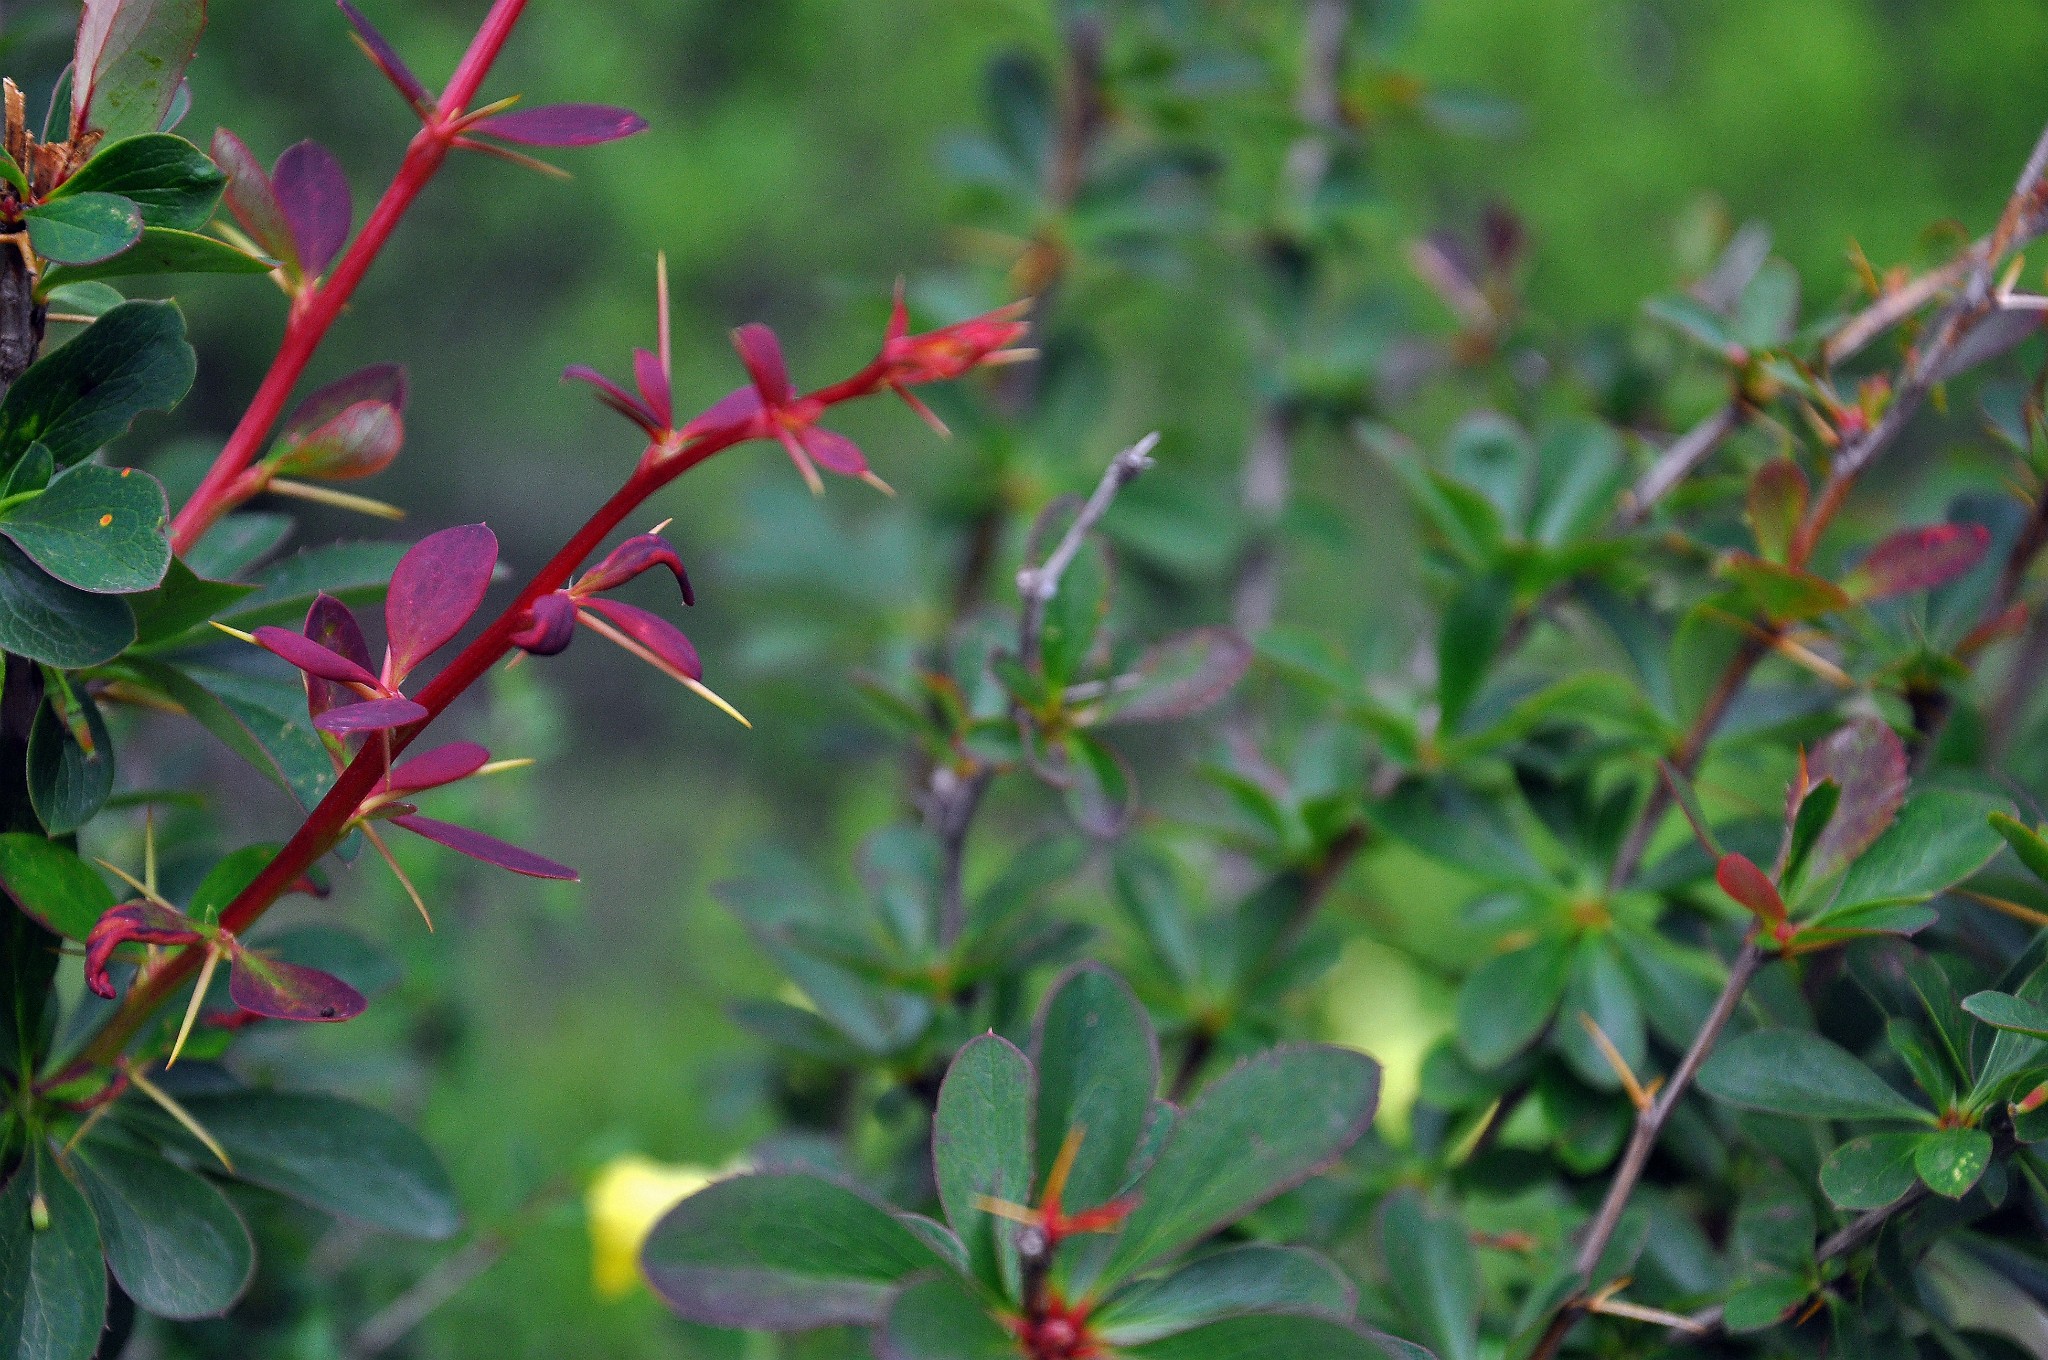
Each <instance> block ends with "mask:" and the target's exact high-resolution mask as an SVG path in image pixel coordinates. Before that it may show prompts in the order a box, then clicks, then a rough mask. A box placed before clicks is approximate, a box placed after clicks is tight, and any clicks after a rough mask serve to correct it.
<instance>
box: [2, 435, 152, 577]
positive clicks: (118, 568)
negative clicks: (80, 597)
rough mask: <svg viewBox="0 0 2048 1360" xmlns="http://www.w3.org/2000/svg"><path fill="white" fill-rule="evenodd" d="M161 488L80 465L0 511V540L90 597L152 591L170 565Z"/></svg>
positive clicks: (130, 474)
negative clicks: (29, 497)
mask: <svg viewBox="0 0 2048 1360" xmlns="http://www.w3.org/2000/svg"><path fill="white" fill-rule="evenodd" d="M170 515H171V511H170V506H169V504H168V503H167V502H166V501H165V499H164V489H163V485H162V484H161V483H160V482H158V481H157V479H156V478H154V477H152V476H150V475H149V474H148V473H146V472H137V471H136V470H135V469H134V468H111V467H103V466H101V465H100V464H98V463H80V464H79V465H78V466H76V467H74V468H71V469H70V470H68V471H66V472H62V473H59V474H58V475H57V477H56V479H55V480H54V481H52V482H51V483H50V485H49V487H48V488H47V489H46V490H44V491H43V492H42V493H41V494H40V495H38V496H36V497H35V499H33V500H29V501H23V502H22V503H21V504H19V505H14V506H10V507H8V508H7V509H6V510H4V511H0V534H4V535H6V536H7V537H8V538H9V539H12V540H13V541H14V545H15V546H16V547H18V548H20V549H21V550H22V551H23V552H25V553H27V554H28V555H29V557H30V558H31V559H32V560H33V561H34V562H35V564H36V565H37V566H39V567H41V568H42V569H43V570H44V571H47V572H49V573H50V575H52V576H54V577H56V578H57V579H58V580H60V581H62V582H64V583H65V584H66V585H73V586H77V587H78V588H79V589H80V590H89V591H91V592H93V593H94V594H96V595H132V594H135V593H137V592H139V591H144V590H151V589H154V588H155V587H156V586H157V585H158V584H160V583H161V582H162V581H163V579H164V573H165V572H167V571H169V570H170V566H171V540H170V536H169V534H168V533H167V532H166V529H165V526H166V525H167V524H168V523H169V521H170Z"/></svg>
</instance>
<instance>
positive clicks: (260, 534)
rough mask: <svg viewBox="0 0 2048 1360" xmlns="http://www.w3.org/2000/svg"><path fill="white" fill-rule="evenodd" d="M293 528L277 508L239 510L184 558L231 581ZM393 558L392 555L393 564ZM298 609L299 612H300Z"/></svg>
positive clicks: (213, 576) (198, 568)
mask: <svg viewBox="0 0 2048 1360" xmlns="http://www.w3.org/2000/svg"><path fill="white" fill-rule="evenodd" d="M295 527H296V521H294V520H293V519H292V517H291V516H290V515H287V514H283V513H281V512H279V511H275V510H243V511H241V512H239V513H237V514H232V515H229V516H228V517H227V518H225V519H223V520H222V521H221V522H220V523H218V524H216V525H214V526H213V527H212V528H211V529H209V530H207V531H206V533H205V535H204V536H203V537H202V538H200V540H199V541H198V542H197V543H194V544H193V545H192V546H191V547H189V548H187V549H186V550H185V560H186V561H187V562H188V563H190V564H191V567H192V570H194V571H196V572H198V573H199V574H200V575H201V576H204V577H206V578H207V579H209V580H213V581H233V580H236V579H238V578H239V577H240V576H241V575H242V573H244V572H246V571H248V570H249V569H250V568H251V567H253V566H255V565H256V564H257V563H258V562H260V561H262V560H263V559H264V558H265V557H268V556H269V555H270V554H271V553H273V552H275V551H276V550H277V548H278V546H279V545H280V544H282V543H283V542H284V541H285V540H286V539H287V538H290V537H291V535H292V530H293V529H294V528H295ZM392 546H393V547H399V546H402V545H399V544H393V545H392ZM397 560H398V559H397V558H396V557H394V558H392V562H393V564H394V565H395V564H396V563H397ZM300 612H301V614H302V615H303V613H304V611H303V610H302V611H300ZM298 621H299V620H297V619H294V620H293V622H294V623H296V622H298Z"/></svg>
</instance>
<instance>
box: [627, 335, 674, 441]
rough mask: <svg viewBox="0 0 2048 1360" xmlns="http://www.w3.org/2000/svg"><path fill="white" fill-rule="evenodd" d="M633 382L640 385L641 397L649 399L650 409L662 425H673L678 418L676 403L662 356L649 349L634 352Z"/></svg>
mask: <svg viewBox="0 0 2048 1360" xmlns="http://www.w3.org/2000/svg"><path fill="white" fill-rule="evenodd" d="M633 381H634V382H635V383H636V384H638V385H639V388H640V395H641V396H643V397H645V398H646V399H647V405H648V408H649V409H650V410H652V411H653V412H654V414H656V415H658V416H660V417H661V423H662V424H663V425H664V426H667V425H669V424H672V423H673V422H674V420H675V418H676V414H675V401H674V398H673V396H672V395H671V393H670V392H669V385H668V370H667V369H664V368H663V367H662V366H661V356H660V355H658V354H656V353H655V352H654V351H653V350H649V349H636V350H634V351H633Z"/></svg>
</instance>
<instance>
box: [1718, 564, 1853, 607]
mask: <svg viewBox="0 0 2048 1360" xmlns="http://www.w3.org/2000/svg"><path fill="white" fill-rule="evenodd" d="M1714 574H1715V575H1716V576H1719V577H1722V578H1723V579H1724V580H1728V581H1732V582H1734V584H1735V586H1736V587H1737V589H1738V590H1739V591H1740V593H1741V595H1742V598H1743V599H1744V600H1745V601H1747V602H1748V604H1749V606H1750V607H1751V608H1754V609H1756V610H1759V611H1761V612H1762V613H1764V614H1767V615H1769V616H1770V617H1771V618H1774V619H1777V620H1779V621H1781V622H1786V623H1796V622H1798V621H1799V620H1802V619H1817V618H1819V617H1821V616H1822V615H1823V614H1832V613H1834V612H1836V611H1837V610H1842V609H1847V608H1848V607H1849V597H1848V596H1847V595H1846V594H1844V593H1843V591H1842V588H1841V587H1840V586H1838V585H1836V584H1835V583H1834V582H1833V581H1830V580H1828V579H1827V578H1826V577H1824V576H1816V575H1814V574H1813V573H1812V572H1810V571H1802V570H1800V569H1799V568H1797V567H1782V566H1779V565H1778V564H1777V563H1775V562H1766V561H1764V560H1763V559H1762V558H1761V557H1751V556H1750V555H1749V554H1748V553H1743V552H1733V553H1729V554H1728V555H1727V556H1725V557H1723V558H1722V559H1721V560H1720V561H1718V562H1716V563H1715V564H1714Z"/></svg>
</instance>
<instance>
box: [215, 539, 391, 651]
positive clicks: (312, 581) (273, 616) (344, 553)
mask: <svg viewBox="0 0 2048 1360" xmlns="http://www.w3.org/2000/svg"><path fill="white" fill-rule="evenodd" d="M404 554H405V545H404V544H402V543H331V544H327V545H325V546H323V547H318V548H308V549H307V550H306V551H304V552H301V553H295V554H293V555H292V556H290V557H287V558H285V559H283V560H282V561H280V562H277V563H275V564H274V565H272V566H270V567H268V568H266V569H265V570H264V571H263V573H262V575H261V576H259V577H258V578H257V580H256V593H255V594H253V595H251V596H249V597H248V598H247V599H245V600H243V601H242V602H241V603H240V604H238V605H236V606H235V608H234V610H233V611H232V612H230V613H229V614H228V615H227V617H226V618H225V620H224V622H228V623H232V624H234V625H235V627H237V628H240V629H243V630H245V631H246V630H248V629H252V628H255V627H256V626H257V625H259V624H265V623H275V624H279V625H283V626H288V627H293V628H296V627H298V626H300V625H301V624H303V623H304V622H305V618H306V610H307V609H308V608H309V607H311V605H312V603H313V597H314V596H315V595H316V594H319V593H321V592H322V591H324V592H326V593H327V594H329V595H332V596H333V597H334V598H335V599H337V600H340V601H341V602H342V603H343V604H346V605H350V606H355V605H362V604H373V603H375V602H376V601H378V600H381V599H383V598H384V592H385V589H386V587H388V586H389V585H390V584H391V573H392V571H393V570H394V569H396V568H397V566H398V559H399V558H400V557H402V556H404Z"/></svg>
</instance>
